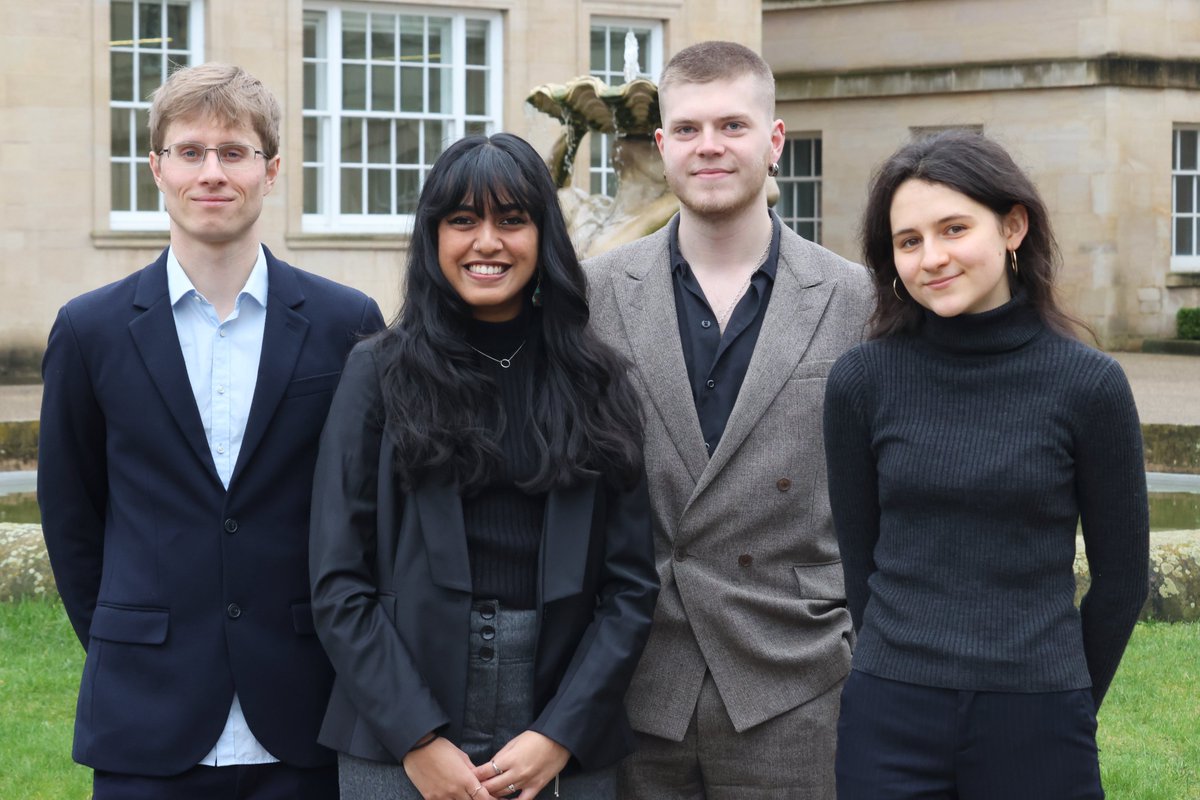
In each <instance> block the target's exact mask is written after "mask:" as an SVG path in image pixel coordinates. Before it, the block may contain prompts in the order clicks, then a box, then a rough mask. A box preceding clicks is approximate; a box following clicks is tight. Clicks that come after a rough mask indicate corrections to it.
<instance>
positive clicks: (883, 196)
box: [862, 130, 1094, 338]
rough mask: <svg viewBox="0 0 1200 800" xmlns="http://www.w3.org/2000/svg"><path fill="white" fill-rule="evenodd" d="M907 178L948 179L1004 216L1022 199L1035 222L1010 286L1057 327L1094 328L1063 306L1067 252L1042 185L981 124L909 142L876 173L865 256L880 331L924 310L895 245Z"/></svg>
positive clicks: (906, 327)
mask: <svg viewBox="0 0 1200 800" xmlns="http://www.w3.org/2000/svg"><path fill="white" fill-rule="evenodd" d="M907 180H919V181H926V182H928V183H938V184H941V185H943V186H947V187H949V188H951V189H953V190H954V191H956V192H959V193H961V194H964V195H966V196H967V197H969V198H971V199H972V200H974V201H975V202H976V203H979V204H980V205H983V206H987V207H988V208H989V209H991V210H992V212H993V213H994V214H996V216H998V217H1003V216H1004V215H1005V214H1007V213H1008V212H1009V211H1011V210H1012V208H1013V206H1015V205H1022V206H1024V207H1025V211H1026V213H1027V214H1028V216H1029V228H1028V231H1027V232H1026V234H1025V238H1024V240H1022V242H1021V245H1020V247H1018V248H1017V263H1018V265H1019V268H1018V269H1019V271H1017V272H1016V273H1014V272H1013V271H1012V270H1007V269H1006V270H1005V271H1006V273H1007V274H1008V281H1009V288H1010V290H1011V291H1012V293H1013V294H1016V293H1017V288H1018V287H1024V290H1025V293H1026V296H1027V297H1028V299H1029V304H1030V305H1031V306H1032V307H1033V308H1034V309H1036V310H1037V312H1038V314H1039V315H1040V316H1041V318H1042V321H1043V322H1044V323H1045V324H1046V326H1047V327H1049V328H1050V329H1052V330H1055V331H1057V332H1059V333H1061V334H1063V335H1065V336H1070V337H1072V338H1074V337H1076V330H1083V331H1087V332H1088V333H1091V329H1090V328H1088V326H1087V325H1086V324H1084V323H1083V322H1082V321H1080V320H1079V319H1077V318H1075V317H1073V316H1072V315H1070V314H1068V313H1067V312H1066V311H1064V310H1063V308H1062V306H1061V305H1060V304H1059V302H1058V298H1057V297H1056V295H1055V286H1054V280H1055V275H1056V273H1057V272H1058V266H1059V262H1060V261H1061V256H1060V254H1059V250H1058V243H1057V242H1056V241H1055V238H1054V232H1053V230H1051V228H1050V214H1049V212H1048V211H1047V210H1046V204H1045V203H1043V202H1042V198H1041V195H1040V194H1038V190H1037V187H1035V186H1034V185H1033V182H1032V181H1030V180H1029V178H1028V176H1026V175H1025V173H1024V172H1022V170H1021V168H1020V167H1018V166H1017V164H1016V162H1014V161H1013V160H1012V157H1011V156H1010V155H1009V154H1008V152H1007V151H1006V150H1005V149H1004V148H1003V147H1001V146H1000V145H999V144H997V143H996V142H994V141H993V140H991V139H989V138H988V137H986V136H984V135H983V134H981V133H976V132H974V131H968V130H949V131H943V132H941V133H936V134H933V135H931V136H927V137H924V138H921V139H917V140H916V141H912V142H909V143H908V144H906V145H904V146H903V147H901V148H900V149H899V150H897V151H896V152H895V153H893V154H892V156H891V157H890V158H889V159H888V160H887V161H885V162H883V164H882V165H881V166H880V167H879V169H878V170H876V172H875V175H874V177H873V178H872V180H871V188H870V191H869V192H868V194H867V207H866V210H865V211H864V212H863V222H862V246H863V262H864V263H865V264H866V266H867V268H868V269H869V270H870V271H871V275H872V277H873V278H874V279H875V296H876V300H877V304H876V306H875V314H874V315H873V316H872V318H871V323H872V324H871V337H872V338H879V337H883V336H890V335H892V334H894V333H900V332H902V331H911V330H913V329H915V328H916V326H917V325H918V324H919V322H920V320H921V318H922V316H923V314H924V311H923V310H922V307H921V306H920V304H918V303H916V302H915V301H913V299H912V298H911V297H908V294H907V292H905V290H904V285H903V284H902V283H901V282H899V281H896V278H897V272H896V262H895V260H894V258H893V252H892V199H893V198H894V197H895V195H896V190H897V189H899V188H900V186H901V184H903V183H904V182H905V181H907ZM893 281H896V282H895V283H894V284H893ZM1093 338H1094V336H1093Z"/></svg>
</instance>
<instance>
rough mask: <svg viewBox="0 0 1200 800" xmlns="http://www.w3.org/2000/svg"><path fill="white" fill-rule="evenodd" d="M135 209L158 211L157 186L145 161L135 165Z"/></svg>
mask: <svg viewBox="0 0 1200 800" xmlns="http://www.w3.org/2000/svg"><path fill="white" fill-rule="evenodd" d="M137 210H138V211H158V187H157V186H155V185H154V174H153V173H152V172H150V165H149V164H147V163H146V162H145V161H143V162H141V163H139V164H138V165H137Z"/></svg>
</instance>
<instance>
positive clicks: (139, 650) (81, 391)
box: [38, 251, 383, 775]
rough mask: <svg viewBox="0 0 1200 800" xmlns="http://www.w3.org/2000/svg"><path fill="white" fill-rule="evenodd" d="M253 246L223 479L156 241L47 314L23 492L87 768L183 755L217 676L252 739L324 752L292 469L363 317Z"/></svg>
mask: <svg viewBox="0 0 1200 800" xmlns="http://www.w3.org/2000/svg"><path fill="white" fill-rule="evenodd" d="M266 259H267V276H268V278H267V280H268V299H267V313H266V322H265V329H264V332H263V343H262V357H261V360H260V365H259V371H258V379H257V384H256V386H255V390H254V398H253V400H252V404H251V408H250V415H249V420H248V423H247V426H246V431H245V434H244V438H243V442H242V447H241V451H240V453H239V456H238V460H237V464H236V465H235V467H234V471H233V475H232V477H231V480H230V483H229V490H228V491H226V489H225V487H224V486H223V485H222V484H221V480H220V478H219V477H218V476H217V471H216V466H215V465H214V463H213V460H212V457H211V456H210V454H209V448H208V443H207V440H206V438H205V434H204V429H203V425H202V423H201V419H200V412H199V410H198V409H197V406H196V401H195V398H194V396H193V395H192V389H191V384H190V382H189V381H188V375H187V367H186V365H185V364H184V360H183V353H182V350H181V349H180V346H179V337H178V335H177V333H176V330H175V320H174V316H173V314H172V309H171V303H170V299H169V297H168V294H167V272H166V251H164V252H163V254H162V255H161V256H160V257H159V258H158V260H157V261H156V262H155V263H153V264H151V265H150V266H148V267H146V268H145V269H143V270H141V271H139V272H136V273H134V274H132V275H130V276H129V277H127V278H125V279H124V280H121V281H118V282H116V283H113V284H110V285H108V286H105V287H103V288H101V289H97V290H95V291H93V292H89V293H87V294H85V295H82V296H80V297H77V298H75V299H74V300H72V301H70V302H69V303H67V305H66V306H64V307H63V308H62V310H61V311H60V312H59V314H58V319H57V320H56V321H55V323H54V327H53V329H52V330H51V332H50V340H49V344H48V346H47V349H46V355H45V359H44V361H43V364H42V375H43V379H44V383H45V389H44V394H43V397H42V415H41V433H40V438H39V457H38V502H39V504H40V505H41V509H42V529H43V532H44V535H45V538H46V547H47V550H48V551H49V554H50V563H51V566H52V567H53V569H54V577H55V580H56V581H57V583H58V590H59V594H60V595H61V596H62V600H63V604H64V605H65V607H66V610H67V614H68V616H69V617H70V619H71V624H72V625H73V626H74V628H75V633H76V635H77V636H78V637H79V641H80V642H82V643H83V646H84V648H85V649H86V650H87V658H86V661H85V663H84V669H83V679H82V682H81V685H80V689H79V705H78V709H77V713H76V721H75V745H74V751H73V755H74V757H75V760H77V761H79V762H81V763H83V764H87V765H89V766H92V767H95V768H97V769H103V770H109V771H114V772H123V773H131V774H140V775H172V774H176V773H179V772H182V771H183V770H186V769H189V768H190V767H192V766H194V765H195V764H196V763H197V762H199V760H200V759H201V758H203V757H204V756H205V754H206V753H207V752H208V751H209V750H210V749H211V748H212V746H213V744H214V743H215V742H216V740H217V737H218V736H219V735H220V733H221V730H222V729H223V728H224V725H225V721H226V718H227V716H228V714H229V706H230V703H231V702H232V699H233V693H234V690H235V689H236V690H237V693H238V696H239V698H240V700H241V705H242V709H243V711H244V713H245V716H246V719H247V721H248V722H249V724H250V728H251V730H252V731H253V732H254V735H255V736H256V737H257V738H258V740H259V741H260V742H261V743H262V745H263V746H264V747H266V749H267V750H268V751H269V752H270V753H271V754H272V755H274V756H275V757H277V758H279V759H280V760H281V761H284V762H287V763H289V764H293V765H296V766H301V767H311V766H317V765H322V764H327V763H330V762H331V761H332V757H333V755H332V753H330V752H329V751H328V750H326V749H325V748H323V747H321V746H319V745H318V744H317V730H318V727H319V724H320V720H321V715H322V713H323V711H324V707H325V703H326V701H327V699H328V696H329V687H330V683H331V681H332V670H331V669H330V666H329V663H328V661H327V659H326V658H325V655H324V653H323V652H322V651H321V647H320V643H319V642H318V641H317V638H316V636H315V635H314V631H313V623H312V614H311V608H310V602H309V592H308V564H307V534H308V516H309V507H310V495H311V486H312V483H311V478H312V470H313V464H314V462H315V459H316V448H317V440H318V436H319V434H320V430H321V427H322V425H323V424H324V421H325V416H326V413H327V411H328V409H329V403H330V400H331V398H332V396H333V391H334V388H335V387H336V385H337V382H338V377H339V375H340V373H341V369H342V366H343V364H344V362H345V358H346V355H347V353H349V351H350V349H351V347H353V345H354V344H355V342H356V341H357V340H358V339H359V338H360V337H361V336H362V335H363V334H367V333H371V332H374V331H376V330H379V329H380V328H381V327H382V326H383V319H382V316H381V315H380V312H379V307H378V306H377V305H376V304H375V302H374V301H373V300H371V299H370V298H368V297H367V296H366V295H364V294H362V293H361V292H358V291H355V290H353V289H350V288H347V287H345V286H341V285H339V284H336V283H333V282H331V281H328V280H325V279H323V278H319V277H317V276H315V275H311V274H308V273H306V272H302V271H300V270H298V269H296V268H294V267H291V266H289V265H288V264H285V263H284V262H282V261H279V260H278V259H276V258H275V257H274V256H272V255H271V253H270V252H267V254H266Z"/></svg>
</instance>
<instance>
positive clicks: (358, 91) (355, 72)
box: [342, 64, 367, 111]
mask: <svg viewBox="0 0 1200 800" xmlns="http://www.w3.org/2000/svg"><path fill="white" fill-rule="evenodd" d="M342 108H347V109H350V110H352V111H366V110H367V68H366V66H365V65H362V64H343V65H342Z"/></svg>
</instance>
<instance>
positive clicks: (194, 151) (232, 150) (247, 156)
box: [158, 142, 267, 169]
mask: <svg viewBox="0 0 1200 800" xmlns="http://www.w3.org/2000/svg"><path fill="white" fill-rule="evenodd" d="M209 150H215V151H216V153H217V158H218V159H219V160H220V161H221V166H223V167H225V169H246V168H247V167H249V166H250V165H251V164H253V163H254V156H256V155H259V156H262V157H263V159H266V157H267V154H266V153H264V152H263V151H262V150H255V149H254V148H253V147H251V146H250V145H248V144H219V145H217V146H216V147H205V146H204V145H202V144H200V143H199V142H179V143H178V144H173V145H171V146H170V147H164V148H163V149H162V150H159V151H158V154H159V155H160V156H170V157H171V158H172V159H174V160H175V161H176V162H178V163H180V164H182V165H183V166H185V167H199V166H200V165H201V164H203V163H204V159H205V158H207V157H208V151H209Z"/></svg>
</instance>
